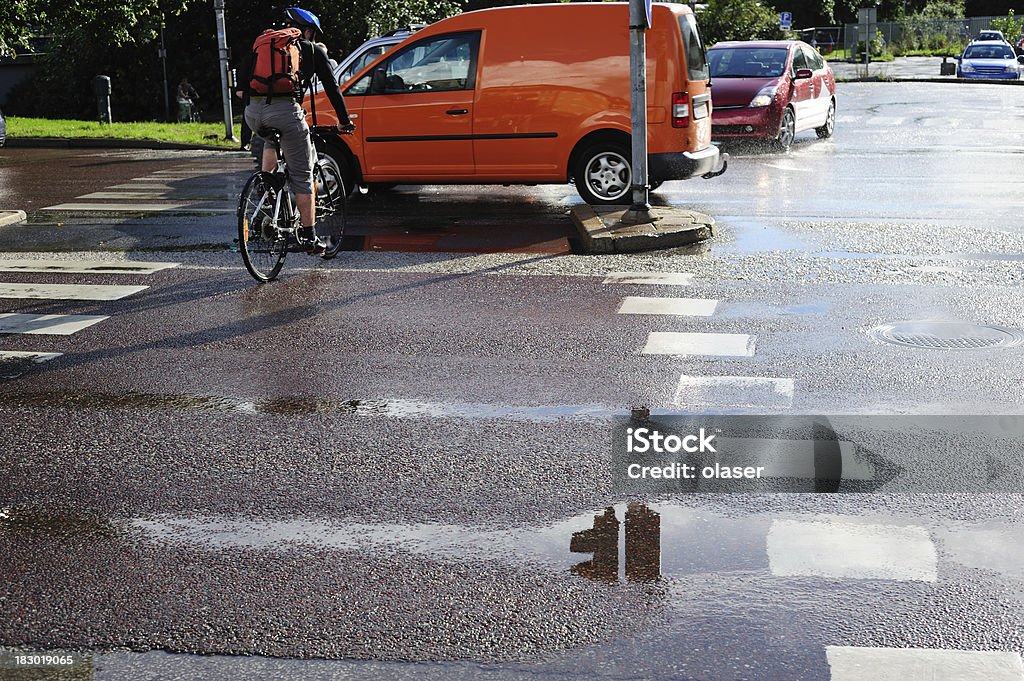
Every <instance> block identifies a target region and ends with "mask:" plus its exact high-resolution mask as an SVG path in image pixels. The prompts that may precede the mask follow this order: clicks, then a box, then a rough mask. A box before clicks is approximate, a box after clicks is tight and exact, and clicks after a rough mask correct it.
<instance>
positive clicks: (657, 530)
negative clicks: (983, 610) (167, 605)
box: [128, 502, 1019, 584]
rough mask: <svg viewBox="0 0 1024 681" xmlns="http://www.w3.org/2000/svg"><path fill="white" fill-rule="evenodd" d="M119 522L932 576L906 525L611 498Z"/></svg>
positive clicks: (530, 559)
mask: <svg viewBox="0 0 1024 681" xmlns="http://www.w3.org/2000/svg"><path fill="white" fill-rule="evenodd" d="M128 525H129V526H130V528H131V530H132V531H133V532H134V533H138V534H139V535H140V536H141V537H142V538H143V539H144V540H145V541H151V542H157V543H161V544H170V545H180V546H183V547H190V548H196V549H200V550H223V549H244V550H257V551H289V550H296V549H297V550H302V549H313V548H315V549H329V550H339V551H356V552H372V551H379V550H400V551H406V552H411V553H414V554H418V555H423V556H426V557H429V558H432V559H434V560H440V561H451V562H458V563H461V562H464V561H467V560H472V559H474V558H475V559H479V560H497V561H501V562H507V563H509V564H510V565H517V566H521V565H523V564H533V565H535V566H537V567H538V568H540V569H546V570H555V571H559V572H561V571H566V570H568V571H570V572H572V573H573V574H576V575H578V576H580V577H583V578H586V579H590V580H593V581H598V582H603V583H606V584H624V583H627V582H631V583H651V582H659V581H662V580H663V579H665V578H674V579H680V578H684V577H687V576H691V575H700V574H710V573H714V574H722V573H751V572H755V573H756V572H761V573H764V574H765V575H766V576H773V577H797V576H816V577H829V578H834V579H887V580H895V581H935V579H936V568H935V564H936V557H935V547H934V545H933V543H932V540H931V534H930V532H929V530H927V529H926V528H923V527H919V526H917V525H915V524H914V523H913V522H912V521H909V520H896V519H882V520H878V519H862V518H856V517H836V516H812V517H799V516H796V517H790V516H781V515H779V516H776V515H750V516H743V517H736V518H733V517H724V516H720V515H714V514H711V513H708V512H706V511H702V510H699V509H693V508H686V507H681V506H677V505H673V504H659V503H649V504H644V503H638V502H631V503H628V504H622V503H620V504H616V505H615V506H610V507H608V508H607V509H604V510H603V511H588V512H585V513H581V514H579V515H576V516H574V517H572V518H569V519H566V520H561V521H556V522H552V523H549V524H546V525H542V526H536V527H511V528H508V527H506V528H502V527H489V526H480V525H456V524H441V523H410V524H395V523H367V522H362V521H352V522H339V521H328V520H320V519H312V518H305V519H302V518H299V519H290V520H275V519H241V518H230V517H221V516H196V517H180V516H155V517H152V518H135V519H132V520H130V521H129V522H128ZM1018 553H1019V552H1018ZM1009 564H1010V563H1009V562H1008V563H1007V565H1009Z"/></svg>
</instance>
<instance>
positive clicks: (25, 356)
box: [0, 350, 63, 364]
mask: <svg viewBox="0 0 1024 681" xmlns="http://www.w3.org/2000/svg"><path fill="white" fill-rule="evenodd" d="M62 354H63V353H60V352H26V351H22V350H0V361H3V360H5V359H8V360H28V361H31V362H35V363H36V364H42V363H43V362H49V361H50V360H51V359H54V358H56V357H60V356H61V355H62Z"/></svg>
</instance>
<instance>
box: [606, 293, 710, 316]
mask: <svg viewBox="0 0 1024 681" xmlns="http://www.w3.org/2000/svg"><path fill="white" fill-rule="evenodd" d="M717 306H718V301H717V300H701V299H698V298H644V297H639V296H627V297H625V298H623V299H622V305H620V306H619V314H661V315H678V316H680V317H710V316H711V315H713V314H714V313H715V307H717Z"/></svg>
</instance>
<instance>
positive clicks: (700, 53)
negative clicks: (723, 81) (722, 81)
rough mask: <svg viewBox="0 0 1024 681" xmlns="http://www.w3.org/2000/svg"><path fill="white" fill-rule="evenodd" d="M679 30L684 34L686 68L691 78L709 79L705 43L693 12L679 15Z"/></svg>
mask: <svg viewBox="0 0 1024 681" xmlns="http://www.w3.org/2000/svg"><path fill="white" fill-rule="evenodd" d="M679 30H680V31H682V34H683V49H684V50H685V51H686V70H687V71H688V72H689V76H690V80H707V78H708V62H707V59H705V56H704V45H703V43H701V40H700V33H698V32H697V19H696V18H694V16H693V15H692V14H683V15H680V17H679Z"/></svg>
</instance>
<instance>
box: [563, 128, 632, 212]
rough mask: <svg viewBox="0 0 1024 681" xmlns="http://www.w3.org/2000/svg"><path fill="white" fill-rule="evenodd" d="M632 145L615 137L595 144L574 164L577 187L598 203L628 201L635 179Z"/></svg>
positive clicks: (588, 200) (590, 202)
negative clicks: (632, 163) (631, 156)
mask: <svg viewBox="0 0 1024 681" xmlns="http://www.w3.org/2000/svg"><path fill="white" fill-rule="evenodd" d="M630 154H631V152H630V149H629V147H627V146H625V145H623V144H618V143H616V142H612V141H606V142H597V143H595V144H591V145H590V146H588V147H587V148H586V149H584V150H583V152H582V153H581V154H580V155H579V156H578V157H577V160H576V167H575V168H573V178H574V180H575V181H576V191H578V192H579V194H580V196H581V197H583V200H584V201H586V202H587V203H589V204H594V205H602V204H604V205H615V204H622V205H624V204H628V203H629V198H628V197H629V192H630V187H631V184H632V181H633V171H632V168H631V167H630V164H629V158H630Z"/></svg>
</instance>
